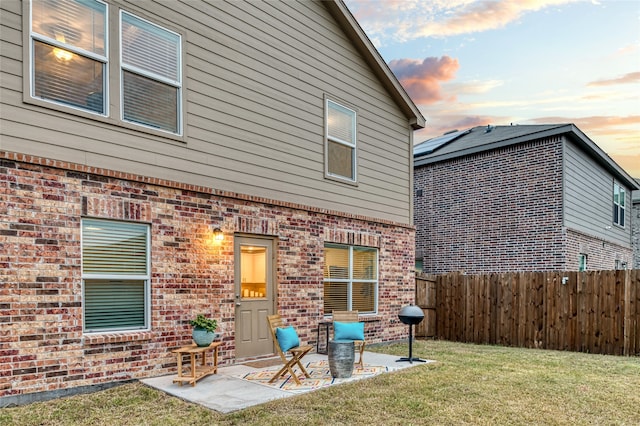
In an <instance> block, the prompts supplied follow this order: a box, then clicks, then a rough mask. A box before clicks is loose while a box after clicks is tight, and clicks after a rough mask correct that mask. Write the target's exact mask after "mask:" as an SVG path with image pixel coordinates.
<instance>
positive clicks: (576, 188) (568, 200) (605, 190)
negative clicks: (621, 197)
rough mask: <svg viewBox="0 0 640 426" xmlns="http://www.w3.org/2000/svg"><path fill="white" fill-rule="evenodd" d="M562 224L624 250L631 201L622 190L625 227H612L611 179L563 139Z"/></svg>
mask: <svg viewBox="0 0 640 426" xmlns="http://www.w3.org/2000/svg"><path fill="white" fill-rule="evenodd" d="M564 152H565V174H564V175H565V188H564V198H565V204H564V223H565V226H566V227H567V228H568V229H572V230H575V231H578V232H582V233H585V234H587V235H591V236H595V237H597V238H600V239H602V240H605V241H610V242H613V243H617V244H620V245H623V246H626V247H628V246H629V245H630V235H631V234H630V226H631V198H630V191H629V189H628V188H627V189H626V198H627V199H626V203H625V205H626V212H625V227H624V228H622V227H620V226H617V225H614V224H613V212H612V210H613V182H614V177H613V176H612V175H611V174H610V173H608V172H607V171H606V170H604V169H603V168H602V167H601V166H599V165H598V164H597V163H596V162H595V161H594V160H593V159H592V158H591V157H589V156H588V155H587V154H586V153H585V152H584V151H583V150H581V149H579V148H578V147H577V145H576V144H575V143H573V142H571V141H569V140H566V139H565V146H564Z"/></svg>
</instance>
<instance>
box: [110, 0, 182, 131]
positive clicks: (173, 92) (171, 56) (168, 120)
mask: <svg viewBox="0 0 640 426" xmlns="http://www.w3.org/2000/svg"><path fill="white" fill-rule="evenodd" d="M121 16H122V18H121V21H122V22H121V42H122V82H123V88H122V97H123V100H122V103H123V106H122V115H123V119H124V120H126V121H131V122H135V123H138V124H143V125H146V126H149V127H153V128H158V129H162V130H166V131H169V132H172V133H179V132H180V120H179V116H180V90H181V85H182V78H181V69H180V67H181V65H180V62H181V61H180V36H179V35H178V34H175V33H173V32H171V31H168V30H166V29H163V28H161V27H159V26H157V25H154V24H151V23H149V22H147V21H145V20H143V19H140V18H137V17H135V16H133V15H131V14H129V13H125V12H122V15H121Z"/></svg>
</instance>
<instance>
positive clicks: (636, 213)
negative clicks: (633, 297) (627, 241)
mask: <svg viewBox="0 0 640 426" xmlns="http://www.w3.org/2000/svg"><path fill="white" fill-rule="evenodd" d="M638 183H640V181H639V182H638ZM634 194H640V191H634ZM636 197H637V198H640V196H639V195H636ZM632 204H633V205H632V207H631V246H632V247H633V269H640V199H637V200H636V201H635V202H633V203H632Z"/></svg>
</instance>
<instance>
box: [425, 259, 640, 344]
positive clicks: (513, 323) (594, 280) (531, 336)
mask: <svg viewBox="0 0 640 426" xmlns="http://www.w3.org/2000/svg"><path fill="white" fill-rule="evenodd" d="M430 277H431V278H430V281H428V284H427V281H421V280H423V278H421V277H417V278H416V303H417V304H418V305H419V306H421V307H423V312H425V318H426V319H428V321H427V323H429V324H432V325H433V330H432V331H431V333H432V336H434V337H437V338H440V339H446V340H453V341H463V342H475V343H488V344H502V345H510V346H521V347H534V348H546V349H560V350H571V351H582V352H591V353H602V354H614V355H621V354H624V355H640V330H638V328H639V326H640V270H632V271H588V272H525V273H505V274H495V273H494V274H487V275H473V276H472V275H464V274H461V273H452V274H447V275H437V276H430ZM429 298H430V299H429ZM427 306H429V308H426V307H427ZM427 312H429V314H427ZM428 315H432V316H434V317H433V318H427V317H428ZM424 334H425V333H423V335H424ZM418 335H420V334H418Z"/></svg>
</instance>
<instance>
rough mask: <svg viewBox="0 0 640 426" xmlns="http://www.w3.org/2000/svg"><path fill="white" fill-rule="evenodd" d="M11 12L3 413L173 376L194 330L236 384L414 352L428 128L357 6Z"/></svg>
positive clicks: (0, 144) (202, 5) (0, 154)
mask: <svg viewBox="0 0 640 426" xmlns="http://www.w3.org/2000/svg"><path fill="white" fill-rule="evenodd" d="M0 9H1V10H0V12H1V13H0V20H1V21H0V23H1V28H2V31H1V32H0V34H1V38H2V51H1V55H2V58H1V59H2V60H1V61H0V67H1V68H0V69H1V76H2V78H1V92H0V94H1V102H2V110H1V112H2V116H1V121H0V132H1V133H0V137H1V139H0V193H1V194H2V197H0V249H1V252H2V255H1V265H2V271H1V272H0V282H1V283H2V293H1V299H0V312H1V316H0V321H2V324H3V325H2V333H1V337H0V339H1V340H0V342H1V346H0V376H1V377H2V380H1V381H0V397H2V398H5V401H7V399H6V398H13V399H12V401H15V400H19V399H20V396H21V395H22V396H25V395H24V394H29V393H35V392H42V391H55V392H57V393H58V394H62V393H65V392H66V390H67V389H70V388H77V389H79V388H78V387H80V386H89V385H95V384H103V383H109V382H113V381H118V380H127V379H132V378H141V377H148V376H155V375H163V374H170V373H175V371H176V368H175V367H176V360H175V356H174V355H172V354H171V349H173V348H176V347H178V346H181V345H184V344H188V343H190V342H191V337H190V336H191V327H190V325H189V320H190V319H192V318H194V317H195V316H196V314H198V313H205V314H207V315H208V316H211V317H213V318H215V319H217V320H218V323H219V329H218V331H219V332H220V333H221V335H222V336H221V339H222V341H223V345H222V347H221V351H220V356H221V363H223V364H230V363H234V362H237V361H238V360H240V359H250V358H257V357H261V356H267V355H270V354H272V353H273V346H272V342H271V339H270V337H269V331H268V326H267V322H266V315H268V314H271V313H275V312H277V313H280V314H281V315H282V316H283V317H284V318H285V319H286V321H287V322H288V323H290V324H292V325H294V326H295V327H296V329H297V331H298V332H299V334H300V338H301V340H302V341H304V342H308V343H311V344H315V343H316V336H317V331H318V323H319V322H320V321H323V318H324V316H325V315H327V314H329V313H330V312H331V310H332V309H354V310H359V311H360V312H361V314H362V316H361V318H362V319H363V320H365V321H366V323H367V326H366V333H367V340H371V341H372V342H381V341H388V340H396V339H401V338H403V337H405V336H406V333H407V330H406V326H404V325H403V324H402V323H400V322H399V321H398V320H397V314H398V312H399V310H400V309H401V307H402V306H403V305H406V304H409V303H411V302H413V297H414V291H413V289H414V272H413V268H412V266H413V263H414V247H415V241H414V238H415V232H414V228H413V217H412V213H413V212H412V191H411V182H412V176H413V175H412V173H413V170H412V147H413V131H414V130H415V129H419V128H422V127H424V123H425V121H424V118H423V117H422V115H421V114H420V112H419V111H418V109H417V108H416V106H415V105H414V104H413V102H412V101H411V100H410V98H409V97H408V96H407V94H406V93H405V92H404V90H403V89H402V87H401V86H400V84H399V83H398V81H397V80H396V78H395V77H394V76H393V74H392V73H391V71H390V70H389V68H388V67H387V66H386V64H385V63H384V61H383V60H382V58H381V57H380V55H379V54H378V53H377V51H376V50H375V49H374V47H373V45H372V44H371V42H370V41H369V40H368V39H367V37H366V36H365V35H364V33H363V31H362V29H361V28H360V27H359V26H358V24H357V23H356V21H355V19H354V18H353V16H352V15H351V14H350V13H349V11H348V10H347V8H346V6H345V5H344V4H343V3H342V2H341V1H328V2H325V1H318V2H316V1H313V2H312V1H286V2H236V1H233V2H223V1H218V0H216V1H188V0H184V1H179V0H172V1H164V2H150V1H145V2H137V1H122V0H108V1H93V0H82V1H79V0H78V1H73V0H56V1H53V0H50V1H44V0H38V1H28V0H24V1H18V0H3V1H2V2H0ZM218 231H220V232H218ZM49 395H50V394H49Z"/></svg>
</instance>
